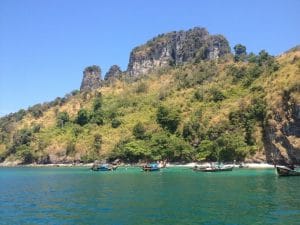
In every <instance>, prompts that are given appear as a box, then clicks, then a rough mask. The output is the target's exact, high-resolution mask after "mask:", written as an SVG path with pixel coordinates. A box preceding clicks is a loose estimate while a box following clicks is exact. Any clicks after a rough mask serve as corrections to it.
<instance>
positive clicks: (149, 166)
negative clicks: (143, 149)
mask: <svg viewBox="0 0 300 225" xmlns="http://www.w3.org/2000/svg"><path fill="white" fill-rule="evenodd" d="M142 169H143V171H146V172H153V171H159V170H160V167H159V166H158V164H157V163H149V164H147V165H145V166H143V167H142Z"/></svg>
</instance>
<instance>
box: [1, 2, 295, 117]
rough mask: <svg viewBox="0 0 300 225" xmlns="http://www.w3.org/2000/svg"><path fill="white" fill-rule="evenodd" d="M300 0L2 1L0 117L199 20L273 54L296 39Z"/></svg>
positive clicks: (74, 85)
mask: <svg viewBox="0 0 300 225" xmlns="http://www.w3.org/2000/svg"><path fill="white" fill-rule="evenodd" d="M299 9H300V0H244V1H239V0H226V1H225V0H206V1H204V0H184V1H183V0H181V1H179V0H127V1H125V0H102V1H100V0H43V1H41V0H22V1H21V0H0V116H3V115H6V114H8V113H10V112H16V111H18V110H19V109H22V108H23V109H27V108H28V107H29V106H32V105H34V104H37V103H43V102H47V101H51V100H54V99H55V98H56V97H63V96H64V95H65V94H67V93H70V92H71V91H72V90H75V89H79V87H80V83H81V79H82V71H83V70H84V68H85V67H87V66H89V65H99V66H100V67H101V69H102V77H103V76H104V75H105V73H106V72H107V70H108V69H109V67H110V66H111V65H114V64H117V65H119V66H120V67H121V68H122V69H123V70H126V68H127V64H128V60H129V54H130V51H131V50H132V49H133V48H134V47H136V46H138V45H140V44H143V43H145V42H146V41H147V40H149V39H151V38H152V37H154V36H157V35H158V34H161V33H165V32H169V31H175V30H187V29H190V28H193V27H196V26H199V27H205V28H207V30H208V31H209V32H210V33H211V34H222V35H224V36H225V37H226V38H227V39H228V41H229V43H230V45H231V47H233V46H234V45H235V44H238V43H241V44H243V45H245V46H246V47H247V51H248V52H254V53H258V52H259V51H260V50H262V49H265V50H267V51H268V52H269V53H270V54H273V55H278V54H280V53H282V52H284V51H286V50H288V49H290V48H291V47H293V46H295V45H297V44H300V29H299V22H300V13H299Z"/></svg>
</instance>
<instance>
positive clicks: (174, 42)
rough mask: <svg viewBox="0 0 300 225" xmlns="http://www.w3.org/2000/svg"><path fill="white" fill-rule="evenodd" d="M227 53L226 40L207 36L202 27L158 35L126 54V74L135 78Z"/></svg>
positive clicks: (227, 45) (228, 50)
mask: <svg viewBox="0 0 300 225" xmlns="http://www.w3.org/2000/svg"><path fill="white" fill-rule="evenodd" d="M229 52H230V47H229V44H228V41H227V40H226V39H225V37H223V36H221V35H209V33H208V32H207V30H206V29H205V28H198V27H196V28H193V29H190V30H188V31H179V32H171V33H166V34H162V35H159V36H157V37H155V38H153V39H152V40H150V41H148V42H147V43H146V44H144V45H142V46H139V47H136V48H134V49H133V50H132V52H131V54H130V59H129V64H128V69H127V72H128V73H129V75H130V76H139V75H142V74H146V73H148V72H149V71H151V70H153V69H156V68H160V67H165V66H168V65H179V64H182V63H184V62H191V61H196V60H205V59H217V58H218V57H220V56H222V55H224V54H227V53H229Z"/></svg>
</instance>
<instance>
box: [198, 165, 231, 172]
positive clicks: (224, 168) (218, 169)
mask: <svg viewBox="0 0 300 225" xmlns="http://www.w3.org/2000/svg"><path fill="white" fill-rule="evenodd" d="M193 170H194V171H196V172H222V171H232V170H233V166H226V165H225V166H220V165H217V166H209V167H197V166H195V167H194V168H193Z"/></svg>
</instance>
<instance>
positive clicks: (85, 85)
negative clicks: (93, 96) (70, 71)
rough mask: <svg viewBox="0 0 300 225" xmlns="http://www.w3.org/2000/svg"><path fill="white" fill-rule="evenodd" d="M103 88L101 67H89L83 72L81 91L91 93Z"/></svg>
mask: <svg viewBox="0 0 300 225" xmlns="http://www.w3.org/2000/svg"><path fill="white" fill-rule="evenodd" d="M100 86H101V69H100V67H99V66H95V65H93V66H89V67H86V68H85V69H84V71H83V78H82V82H81V86H80V91H91V90H95V89H97V88H99V87H100Z"/></svg>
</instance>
